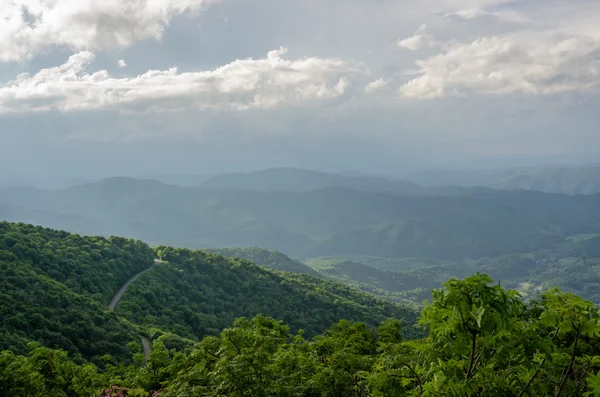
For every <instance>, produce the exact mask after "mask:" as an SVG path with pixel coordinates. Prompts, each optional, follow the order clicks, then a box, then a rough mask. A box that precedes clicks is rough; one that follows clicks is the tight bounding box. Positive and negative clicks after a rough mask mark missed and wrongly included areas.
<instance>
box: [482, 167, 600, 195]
mask: <svg viewBox="0 0 600 397" xmlns="http://www.w3.org/2000/svg"><path fill="white" fill-rule="evenodd" d="M485 186H487V187H491V188H494V189H527V190H539V191H542V192H548V193H566V194H593V193H598V192H600V166H587V167H584V166H550V167H524V168H515V169H512V170H508V171H504V172H501V173H498V174H496V175H493V176H492V177H491V178H490V179H489V180H487V181H486V182H485Z"/></svg>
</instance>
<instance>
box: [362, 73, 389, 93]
mask: <svg viewBox="0 0 600 397" xmlns="http://www.w3.org/2000/svg"><path fill="white" fill-rule="evenodd" d="M389 84H390V82H389V81H388V80H385V79H384V78H383V77H382V78H380V79H377V80H375V81H372V82H370V83H369V84H367V86H366V87H365V92H366V93H370V92H375V91H379V90H382V89H384V88H386V87H387V86H388V85H389Z"/></svg>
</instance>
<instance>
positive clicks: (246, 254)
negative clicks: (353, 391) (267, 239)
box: [204, 247, 319, 277]
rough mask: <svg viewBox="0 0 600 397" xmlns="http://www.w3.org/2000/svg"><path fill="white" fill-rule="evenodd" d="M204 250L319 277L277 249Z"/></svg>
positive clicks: (270, 267)
mask: <svg viewBox="0 0 600 397" xmlns="http://www.w3.org/2000/svg"><path fill="white" fill-rule="evenodd" d="M204 251H206V252H213V253H215V254H219V255H223V256H226V257H229V258H240V259H248V260H249V261H251V262H253V263H256V264H257V265H260V266H264V267H267V268H269V269H274V270H281V271H284V272H291V273H300V274H308V275H309V276H314V277H319V273H317V272H316V271H314V270H313V269H311V268H310V267H308V266H306V265H305V264H304V263H302V262H300V261H298V260H294V259H292V258H290V257H289V256H287V255H284V254H282V253H281V252H278V251H273V250H267V249H264V248H256V247H248V248H220V249H205V250H204Z"/></svg>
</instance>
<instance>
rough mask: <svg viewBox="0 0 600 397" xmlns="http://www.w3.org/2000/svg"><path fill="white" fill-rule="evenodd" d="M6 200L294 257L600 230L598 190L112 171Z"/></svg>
mask: <svg viewBox="0 0 600 397" xmlns="http://www.w3.org/2000/svg"><path fill="white" fill-rule="evenodd" d="M0 208H4V210H3V214H4V215H3V216H4V217H5V219H6V220H10V221H21V220H25V221H27V222H30V223H35V224H41V225H44V226H49V227H56V228H58V227H60V228H63V229H66V230H69V231H72V232H77V233H81V234H100V235H106V236H108V235H111V234H117V235H122V236H126V237H132V238H139V239H142V240H144V241H148V242H149V243H151V244H167V245H174V246H186V247H189V248H226V247H239V246H254V247H263V248H267V249H271V250H277V251H281V252H283V253H285V254H287V255H291V256H294V257H297V258H304V257H314V256H330V255H340V254H353V255H369V256H388V257H423V258H435V259H462V258H468V257H481V256H498V255H502V254H506V253H512V252H531V251H535V250H538V249H543V248H549V247H552V246H554V245H555V244H557V243H558V242H560V241H562V240H564V238H566V237H568V236H570V235H576V234H583V233H596V232H598V231H599V230H600V195H589V196H568V195H559V194H545V193H540V192H528V191H494V190H486V189H484V190H479V189H475V190H469V191H463V192H462V193H461V194H454V193H453V194H449V195H437V194H436V195H432V196H414V195H400V194H393V193H382V192H368V191H359V190H353V189H349V188H345V187H328V188H323V189H318V190H311V191H308V192H280V191H277V192H273V191H267V192H261V191H250V190H233V189H208V188H202V187H196V188H184V187H177V186H171V185H165V184H161V183H159V182H156V181H151V180H137V179H127V178H112V179H108V180H103V181H100V182H98V183H94V184H89V185H81V186H76V187H72V188H68V189H63V190H53V191H50V190H30V189H11V190H4V191H1V192H0Z"/></svg>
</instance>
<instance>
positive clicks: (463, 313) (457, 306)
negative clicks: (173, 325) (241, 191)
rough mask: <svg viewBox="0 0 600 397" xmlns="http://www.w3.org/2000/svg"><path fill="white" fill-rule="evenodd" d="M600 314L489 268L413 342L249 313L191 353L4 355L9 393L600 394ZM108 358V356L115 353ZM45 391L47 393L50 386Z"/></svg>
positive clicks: (3, 385)
mask: <svg viewBox="0 0 600 397" xmlns="http://www.w3.org/2000/svg"><path fill="white" fill-rule="evenodd" d="M599 320H600V315H599V313H598V309H597V308H595V307H594V305H592V304H591V303H589V302H586V301H584V300H583V299H581V298H579V297H577V296H575V295H572V294H569V293H563V292H561V291H559V290H558V289H553V290H550V291H548V292H546V293H544V294H543V295H541V296H540V298H539V299H536V300H533V301H531V302H529V303H526V302H524V301H523V300H522V299H521V298H520V297H519V295H518V293H517V292H516V291H508V290H505V289H503V288H502V287H500V286H498V285H494V283H493V282H492V280H491V279H490V278H489V277H488V276H486V275H481V274H476V275H474V276H472V277H468V278H466V279H464V280H457V279H452V280H449V281H448V282H446V283H445V284H444V288H443V289H441V290H437V291H435V292H434V298H433V300H432V303H431V304H430V305H428V306H427V307H426V308H425V309H424V310H423V313H422V315H421V318H420V323H422V324H423V325H425V326H426V327H427V328H428V329H429V330H430V334H429V336H428V337H427V338H425V339H421V340H410V341H405V340H404V339H403V338H402V333H401V330H402V326H401V323H400V321H398V320H394V319H389V320H386V321H384V322H383V323H382V324H381V325H380V326H379V327H378V328H376V329H375V328H373V327H369V326H367V325H365V324H364V323H356V322H349V321H346V320H342V321H339V322H338V323H337V324H335V325H333V326H332V327H331V328H329V329H328V330H327V331H326V332H324V333H323V334H321V335H317V336H315V337H314V338H312V339H306V338H305V337H304V336H303V335H302V334H294V333H291V332H290V328H289V327H288V326H287V325H284V324H283V323H282V322H280V321H276V320H274V319H272V318H267V317H264V316H256V317H254V318H253V319H251V320H249V319H246V318H240V319H237V320H235V321H234V323H233V324H232V325H231V326H230V327H227V328H226V329H224V330H223V331H222V332H220V333H219V334H218V335H216V336H208V337H205V338H204V339H203V340H202V341H201V342H199V343H198V344H196V346H194V348H193V349H191V350H190V351H187V352H176V351H175V350H168V349H167V348H166V347H165V344H164V338H165V337H164V336H161V337H159V338H158V339H156V340H155V341H154V343H153V349H152V352H151V353H150V356H149V357H148V360H147V362H146V363H145V364H143V363H142V360H141V357H140V356H139V355H137V356H136V362H135V364H134V365H129V366H124V365H119V366H114V365H110V364H109V365H107V368H106V370H105V371H99V370H98V369H97V368H96V367H95V366H93V365H90V364H86V365H75V364H73V363H72V362H70V361H69V360H68V359H67V356H66V354H65V353H64V352H60V351H52V350H49V349H46V348H40V347H37V346H35V345H32V346H30V349H31V351H30V353H29V354H28V355H27V356H18V355H15V354H13V353H11V352H3V353H1V354H0V394H1V395H19V396H20V395H23V396H32V397H38V396H40V397H41V396H45V395H53V396H54V395H56V396H61V397H62V396H102V397H105V396H109V397H116V396H119V397H126V396H130V397H151V396H160V397H175V396H177V397H179V396H203V397H230V396H233V397H243V396H261V397H263V396H264V397H269V396H272V397H292V396H308V397H321V396H331V397H366V396H372V397H389V396H398V397H400V396H415V397H416V396H419V397H432V396H439V397H442V396H457V397H458V396H461V397H462V396H468V397H475V396H493V397H495V396H497V397H507V396H512V397H523V396H540V397H546V396H548V397H550V396H553V397H567V396H569V397H588V396H597V395H598V394H599V393H600V345H599V343H598V342H599V341H600V325H599ZM107 360H108V358H107ZM43 391H45V392H46V393H48V394H43Z"/></svg>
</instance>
